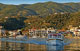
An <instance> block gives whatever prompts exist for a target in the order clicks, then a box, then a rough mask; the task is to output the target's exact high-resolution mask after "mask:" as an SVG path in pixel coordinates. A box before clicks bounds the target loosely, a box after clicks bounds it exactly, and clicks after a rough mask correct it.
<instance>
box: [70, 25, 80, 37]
mask: <svg viewBox="0 0 80 51" xmlns="http://www.w3.org/2000/svg"><path fill="white" fill-rule="evenodd" d="M70 31H71V32H73V34H74V35H75V36H80V26H79V27H72V28H70Z"/></svg>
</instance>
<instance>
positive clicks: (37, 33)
mask: <svg viewBox="0 0 80 51" xmlns="http://www.w3.org/2000/svg"><path fill="white" fill-rule="evenodd" d="M50 32H55V30H54V29H50V28H48V29H29V35H30V36H31V37H34V38H37V37H42V38H46V37H47V35H48V33H50Z"/></svg>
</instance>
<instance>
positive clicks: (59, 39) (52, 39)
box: [47, 33, 64, 45]
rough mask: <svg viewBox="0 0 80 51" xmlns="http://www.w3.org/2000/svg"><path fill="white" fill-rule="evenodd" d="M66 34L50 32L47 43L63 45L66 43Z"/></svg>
mask: <svg viewBox="0 0 80 51" xmlns="http://www.w3.org/2000/svg"><path fill="white" fill-rule="evenodd" d="M63 39H64V36H63V35H62V34H60V33H55V34H54V33H49V34H48V39H47V44H48V45H63V43H64V40H63Z"/></svg>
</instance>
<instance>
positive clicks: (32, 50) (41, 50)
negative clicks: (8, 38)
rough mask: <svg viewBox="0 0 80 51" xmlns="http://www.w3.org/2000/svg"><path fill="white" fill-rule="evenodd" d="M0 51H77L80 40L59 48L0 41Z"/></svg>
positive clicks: (79, 47)
mask: <svg viewBox="0 0 80 51" xmlns="http://www.w3.org/2000/svg"><path fill="white" fill-rule="evenodd" d="M0 50H2V51H11V50H12V51H16V50H19V51H79V50H80V39H73V40H72V42H71V43H70V44H67V45H63V46H62V45H61V46H50V45H37V44H26V43H15V42H3V41H0Z"/></svg>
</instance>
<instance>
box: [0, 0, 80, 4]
mask: <svg viewBox="0 0 80 51" xmlns="http://www.w3.org/2000/svg"><path fill="white" fill-rule="evenodd" d="M48 1H53V2H60V3H65V2H80V0H0V3H4V4H33V3H37V2H48Z"/></svg>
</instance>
